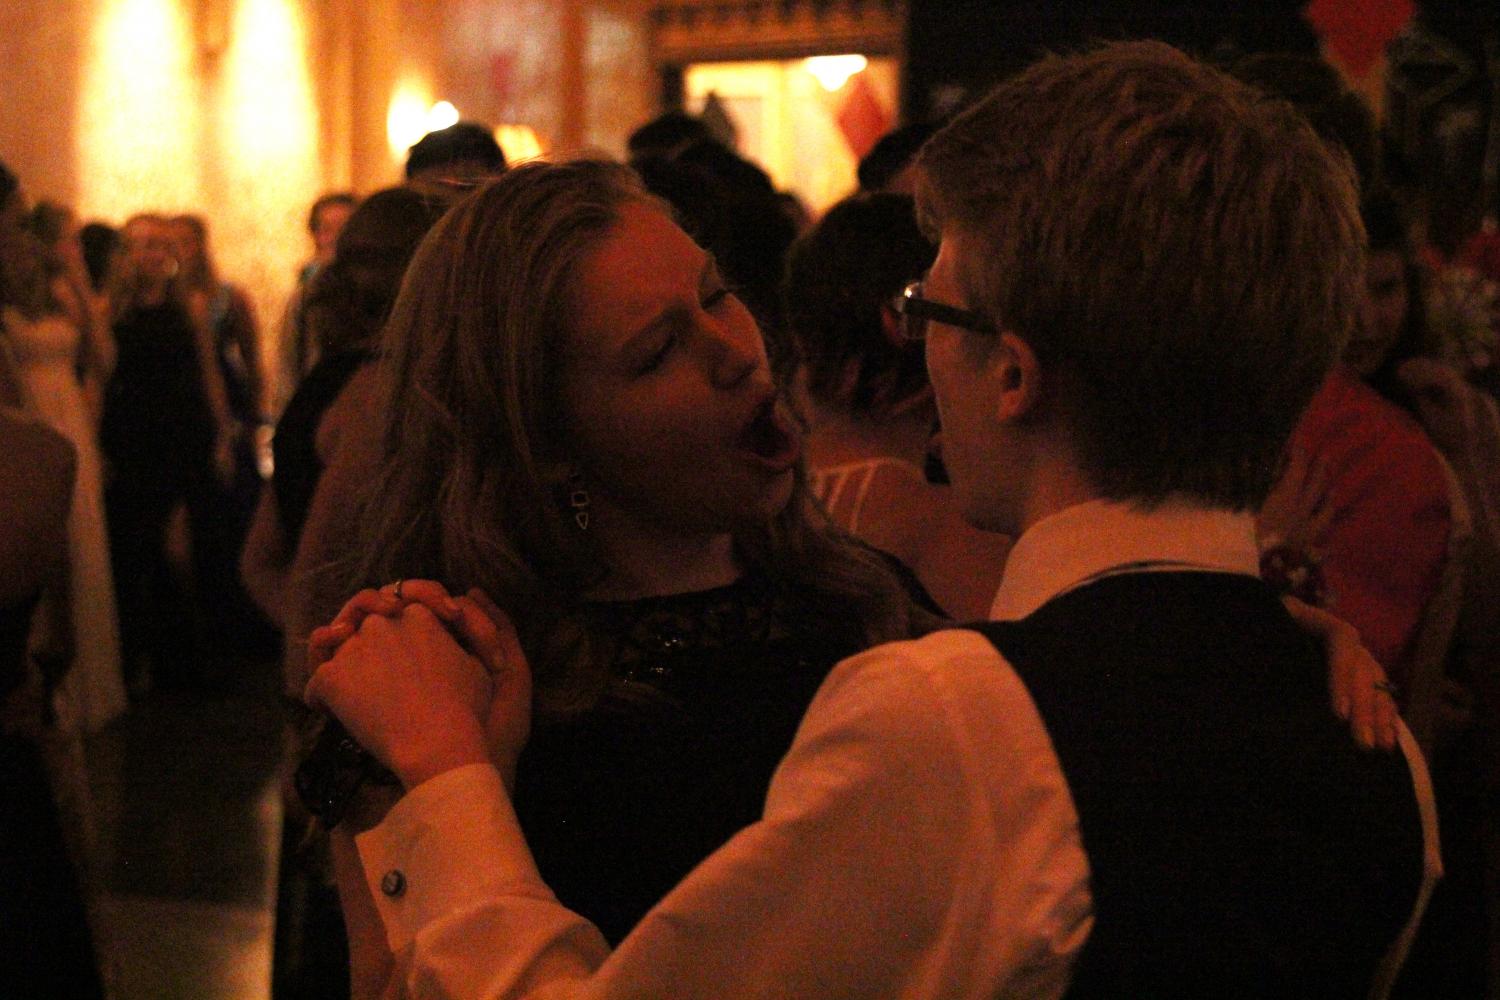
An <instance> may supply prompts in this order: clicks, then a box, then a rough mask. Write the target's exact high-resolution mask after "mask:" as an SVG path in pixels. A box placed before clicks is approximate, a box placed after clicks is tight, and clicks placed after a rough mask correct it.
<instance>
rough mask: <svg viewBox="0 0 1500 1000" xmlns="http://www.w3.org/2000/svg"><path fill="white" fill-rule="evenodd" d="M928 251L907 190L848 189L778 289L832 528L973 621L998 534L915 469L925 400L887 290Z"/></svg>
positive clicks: (923, 373)
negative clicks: (887, 557)
mask: <svg viewBox="0 0 1500 1000" xmlns="http://www.w3.org/2000/svg"><path fill="white" fill-rule="evenodd" d="M935 255H936V249H935V248H934V247H933V245H932V244H931V243H930V242H929V241H928V240H927V238H926V237H925V236H923V235H922V232H921V230H920V229H919V228H918V226H917V213H916V208H915V206H914V204H913V202H912V200H911V198H910V197H908V196H906V195H898V194H860V195H855V196H853V197H851V198H848V199H846V200H844V201H842V202H839V203H838V204H837V205H835V206H834V207H833V208H831V209H829V210H828V213H827V214H826V215H824V216H823V218H822V220H821V221H819V222H818V224H817V226H816V227H814V228H813V230H812V231H811V232H810V233H808V234H807V235H805V236H803V237H802V238H801V239H799V240H798V241H797V242H796V243H795V244H793V246H792V250H791V253H790V254H789V255H788V257H787V270H786V280H785V282H784V283H783V285H782V295H783V297H784V299H785V302H786V314H787V325H788V328H789V329H790V331H791V335H792V337H793V339H794V340H795V342H796V345H797V353H798V355H799V356H800V358H801V360H802V367H801V376H802V377H801V384H802V386H803V387H804V390H805V393H806V396H807V404H808V408H809V413H808V417H809V422H810V430H809V434H808V437H807V461H808V468H809V474H810V477H811V482H812V485H813V489H814V491H815V492H816V493H817V495H818V498H819V499H820V500H822V502H823V504H824V505H825V506H826V507H827V509H828V512H829V516H830V517H831V518H832V519H833V521H834V523H835V524H837V525H838V526H839V527H840V528H842V529H843V530H845V531H848V532H849V533H850V534H853V535H855V536H857V537H859V538H861V539H863V540H864V541H866V542H868V543H869V544H871V545H873V546H875V547H876V548H878V549H881V550H882V551H885V552H889V553H890V554H891V555H893V556H895V557H896V558H897V559H899V560H901V561H902V562H903V563H905V564H906V565H907V566H909V567H911V568H912V570H913V571H914V572H915V573H916V574H917V578H918V579H920V580H921V581H922V585H923V586H924V587H926V588H927V591H928V593H930V594H932V596H933V599H934V600H936V601H937V603H938V604H939V605H940V606H941V607H942V608H943V610H944V611H946V612H947V613H948V614H949V615H950V616H951V617H952V618H954V620H956V621H973V620H978V619H981V618H984V617H986V616H987V615H988V614H989V610H990V602H991V600H992V599H993V598H994V596H995V589H996V588H997V587H998V586H999V585H1000V575H1001V573H1002V571H1003V570H1004V568H1005V556H1006V553H1007V552H1008V551H1009V550H1010V541H1011V540H1010V539H1009V538H1007V537H1006V536H1004V535H993V534H988V533H985V532H982V531H977V530H975V529H974V528H973V527H971V526H970V525H969V524H967V523H966V522H965V521H964V519H963V517H962V515H961V514H960V513H959V511H958V508H957V506H956V505H955V504H954V501H953V495H952V491H951V490H950V489H949V488H948V487H946V486H941V485H936V484H933V483H929V482H927V479H926V476H925V475H924V474H923V471H922V463H923V461H924V459H925V458H926V455H927V451H928V441H929V438H930V437H931V434H932V427H933V424H934V423H935V422H936V421H937V407H936V406H935V405H934V403H933V398H932V386H931V385H930V384H929V383H928V381H927V365H926V362H925V360H924V358H923V352H922V344H921V343H920V341H912V340H909V339H907V336H906V328H905V324H904V323H903V321H902V318H901V316H900V315H898V314H897V312H896V298H897V296H898V295H899V294H900V292H901V290H902V289H903V288H905V287H906V286H907V284H908V283H910V282H912V281H915V280H917V279H919V278H921V276H922V275H923V274H924V273H926V271H927V268H928V267H929V266H931V264H932V259H933V257H934V256H935Z"/></svg>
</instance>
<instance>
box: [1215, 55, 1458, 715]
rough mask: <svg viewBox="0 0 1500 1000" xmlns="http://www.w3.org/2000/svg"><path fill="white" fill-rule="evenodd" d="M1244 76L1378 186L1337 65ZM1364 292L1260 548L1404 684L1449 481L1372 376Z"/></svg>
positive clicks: (1371, 141)
mask: <svg viewBox="0 0 1500 1000" xmlns="http://www.w3.org/2000/svg"><path fill="white" fill-rule="evenodd" d="M1235 75H1236V76H1238V77H1239V78H1241V79H1243V80H1245V81H1246V82H1248V83H1250V84H1251V85H1252V86H1254V87H1256V88H1258V89H1260V90H1261V91H1263V92H1266V93H1268V94H1270V95H1271V96H1273V97H1277V98H1280V99H1282V100H1284V101H1287V102H1289V103H1290V104H1291V105H1292V106H1293V107H1294V108H1296V109H1297V111H1298V113H1300V114H1302V115H1303V116H1304V118H1305V119H1306V120H1307V121H1308V123H1309V124H1310V125H1311V126H1312V127H1313V129H1314V131H1316V132H1317V134H1318V135H1319V136H1320V137H1321V138H1322V139H1323V140H1324V142H1326V143H1328V144H1329V145H1330V148H1333V149H1334V150H1335V151H1336V153H1337V155H1339V156H1341V157H1343V158H1345V160H1346V162H1347V163H1348V164H1349V165H1350V166H1351V168H1352V173H1353V175H1354V177H1355V180H1356V181H1357V182H1358V183H1359V185H1360V190H1361V191H1363V189H1364V188H1365V187H1366V186H1368V185H1369V184H1370V183H1371V178H1372V177H1373V175H1374V172H1375V168H1376V164H1377V162H1378V144H1377V139H1376V135H1375V128H1374V116H1373V114H1372V113H1371V112H1370V110H1369V108H1368V107H1367V106H1366V105H1365V103H1364V101H1363V100H1362V99H1361V98H1360V97H1359V96H1358V95H1357V94H1355V93H1353V92H1352V91H1350V90H1349V88H1348V87H1346V86H1345V85H1344V83H1343V80H1342V79H1341V78H1340V77H1339V75H1338V72H1337V71H1336V70H1335V69H1333V67H1331V66H1329V65H1328V64H1327V63H1325V62H1323V61H1322V60H1320V59H1318V58H1316V57H1313V56H1298V55H1279V54H1278V55H1261V56H1254V57H1250V58H1249V59H1246V60H1245V61H1243V62H1242V63H1240V64H1239V65H1237V66H1236V67H1235ZM1308 252H1309V253H1314V252H1317V251H1316V248H1311V249H1309V250H1308ZM1377 276H1378V275H1377ZM1361 298H1362V305H1361V311H1360V316H1359V319H1360V323H1359V331H1358V332H1355V333H1354V334H1353V335H1352V336H1351V339H1350V341H1349V343H1348V345H1347V346H1346V348H1345V350H1346V352H1347V353H1346V354H1345V355H1344V356H1343V358H1342V359H1341V360H1342V363H1341V364H1339V365H1336V366H1335V367H1334V369H1333V370H1332V371H1331V372H1330V373H1329V374H1328V377H1327V378H1326V379H1325V381H1324V383H1323V385H1322V386H1320V387H1319V390H1318V392H1317V393H1316V394H1315V395H1314V397H1313V399H1312V400H1311V402H1309V404H1308V406H1307V409H1306V410H1305V411H1304V413H1303V416H1302V419H1301V421H1299V423H1298V425H1297V428H1296V430H1295V432H1294V433H1293V435H1292V439H1291V442H1290V444H1289V446H1288V458H1287V465H1286V469H1285V472H1284V473H1283V475H1282V477H1281V478H1280V480H1279V481H1278V483H1277V486H1276V489H1275V490H1273V491H1272V493H1271V495H1270V496H1269V497H1268V499H1267V501H1266V505H1265V508H1264V509H1263V510H1262V511H1261V515H1260V523H1259V533H1260V542H1261V548H1262V552H1263V553H1264V555H1265V558H1266V567H1267V571H1268V572H1269V573H1271V575H1273V576H1275V577H1276V578H1278V579H1281V580H1284V581H1288V582H1289V583H1290V581H1293V580H1300V581H1307V583H1306V585H1305V586H1304V587H1303V589H1302V590H1301V593H1302V595H1303V596H1304V597H1306V598H1308V599H1311V600H1314V601H1316V602H1318V603H1324V604H1326V605H1327V607H1328V608H1329V609H1330V610H1332V611H1333V612H1334V613H1336V614H1337V615H1339V616H1340V617H1341V618H1343V619H1344V620H1346V621H1348V622H1349V623H1350V624H1351V625H1353V626H1354V627H1355V628H1357V629H1359V633H1360V637H1361V638H1362V639H1363V641H1364V643H1365V645H1366V646H1368V647H1369V649H1370V651H1371V652H1373V653H1374V654H1375V657H1376V659H1378V660H1379V661H1380V662H1381V664H1382V665H1383V666H1384V667H1385V669H1386V671H1387V672H1388V673H1389V674H1390V675H1391V679H1392V681H1393V682H1394V683H1395V684H1396V686H1397V688H1398V690H1400V691H1405V690H1407V688H1408V686H1409V685H1408V680H1409V676H1410V672H1411V666H1412V657H1413V653H1414V646H1415V639H1416V636H1417V632H1418V629H1419V627H1420V624H1421V621H1422V615H1423V612H1424V611H1425V610H1426V608H1427V607H1428V605H1429V604H1430V603H1431V601H1432V599H1433V596H1434V595H1435V594H1436V593H1437V591H1438V587H1439V583H1440V581H1441V578H1442V574H1443V567H1444V562H1445V559H1446V557H1447V552H1448V536H1449V532H1450V530H1451V526H1452V520H1451V517H1450V511H1449V505H1450V498H1449V489H1448V480H1447V477H1446V476H1445V474H1444V473H1443V469H1442V464H1441V459H1440V458H1439V457H1438V454H1437V451H1436V449H1434V448H1433V447H1432V444H1431V442H1430V441H1428V439H1427V437H1426V435H1425V434H1424V433H1423V432H1422V429H1421V427H1420V426H1419V425H1418V424H1417V422H1416V421H1415V420H1414V419H1413V418H1412V417H1411V416H1410V414H1408V413H1406V412H1404V411H1403V410H1402V409H1401V408H1400V407H1398V406H1397V405H1396V404H1394V403H1392V402H1390V401H1389V400H1388V399H1386V398H1384V397H1383V396H1382V395H1381V394H1380V393H1379V392H1378V391H1376V389H1375V388H1373V387H1372V386H1371V385H1370V384H1369V383H1367V382H1366V381H1365V379H1364V378H1362V377H1361V372H1360V369H1361V368H1366V369H1368V372H1369V374H1371V375H1373V374H1374V373H1375V372H1376V370H1377V369H1378V368H1379V366H1380V364H1381V363H1383V362H1384V360H1385V354H1381V355H1380V356H1378V357H1373V358H1367V357H1366V355H1368V354H1370V351H1369V344H1370V343H1371V336H1372V333H1371V332H1369V331H1372V330H1373V329H1374V328H1375V327H1376V326H1377V325H1378V324H1379V322H1380V310H1379V309H1378V308H1370V306H1368V305H1366V304H1363V301H1364V300H1365V299H1367V296H1366V295H1362V296H1361ZM1389 347H1390V345H1386V353H1388V352H1389Z"/></svg>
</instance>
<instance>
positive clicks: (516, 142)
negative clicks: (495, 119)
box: [495, 125, 542, 166]
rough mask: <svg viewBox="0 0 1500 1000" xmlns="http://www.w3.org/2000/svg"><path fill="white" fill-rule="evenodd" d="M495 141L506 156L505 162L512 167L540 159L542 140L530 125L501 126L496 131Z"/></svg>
mask: <svg viewBox="0 0 1500 1000" xmlns="http://www.w3.org/2000/svg"><path fill="white" fill-rule="evenodd" d="M495 141H496V142H498V143H499V144H500V151H501V152H502V153H504V154H505V162H506V163H507V164H509V165H511V166H515V165H516V164H517V163H525V162H526V161H527V160H536V159H540V158H541V156H542V140H541V139H539V138H537V134H536V131H535V130H534V129H532V127H531V126H530V125H501V126H498V127H497V128H496V129H495Z"/></svg>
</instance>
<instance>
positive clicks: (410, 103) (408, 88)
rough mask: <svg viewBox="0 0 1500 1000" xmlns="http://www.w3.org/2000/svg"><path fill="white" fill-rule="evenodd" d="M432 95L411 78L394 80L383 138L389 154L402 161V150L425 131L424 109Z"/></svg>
mask: <svg viewBox="0 0 1500 1000" xmlns="http://www.w3.org/2000/svg"><path fill="white" fill-rule="evenodd" d="M431 101H432V97H431V95H430V94H428V93H427V92H426V91H425V90H424V89H423V88H422V87H421V86H420V85H419V84H417V83H415V82H414V81H410V80H408V81H405V82H403V83H401V84H398V85H397V87H396V91H395V93H393V94H392V95H391V103H390V106H389V107H388V108H387V109H386V113H385V138H386V141H387V142H388V143H389V144H390V147H391V158H392V159H393V160H395V161H396V162H397V163H405V162H406V151H407V150H408V149H410V148H411V147H412V146H413V145H414V144H415V143H416V142H417V140H418V139H420V138H422V136H424V135H426V134H427V113H428V109H429V107H430V105H431Z"/></svg>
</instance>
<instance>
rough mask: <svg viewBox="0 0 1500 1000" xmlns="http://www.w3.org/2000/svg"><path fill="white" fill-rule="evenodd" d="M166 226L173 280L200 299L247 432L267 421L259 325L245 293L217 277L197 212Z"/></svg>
mask: <svg viewBox="0 0 1500 1000" xmlns="http://www.w3.org/2000/svg"><path fill="white" fill-rule="evenodd" d="M168 227H169V230H170V233H171V239H172V252H173V256H174V257H175V258H176V260H177V266H178V268H179V270H178V280H179V281H180V282H181V283H182V287H183V289H184V291H186V293H187V294H188V295H189V297H192V298H197V299H201V301H202V305H201V306H200V307H199V308H201V309H203V310H204V311H205V313H206V314H207V316H208V324H209V329H210V330H211V331H212V332H213V337H214V353H215V357H216V358H217V359H218V364H219V370H220V373H221V376H222V378H223V381H224V388H225V391H226V392H227V393H228V394H229V409H230V412H231V414H233V416H234V419H235V420H237V421H239V423H240V425H241V427H242V428H243V429H244V430H246V431H249V430H251V429H253V428H254V427H257V426H259V425H260V424H261V423H263V422H265V421H266V399H265V396H266V392H265V371H264V367H265V366H264V365H262V364H261V351H260V326H259V324H257V323H256V320H255V309H254V307H253V306H252V305H251V304H250V296H249V295H247V294H246V293H245V290H244V289H243V288H240V287H239V286H238V285H236V284H233V283H232V282H229V281H226V280H224V279H223V278H222V277H220V275H219V269H218V267H217V265H216V264H215V263H214V256H213V251H212V249H211V248H210V247H209V244H208V224H207V223H206V222H204V220H203V217H202V216H200V215H176V216H173V217H172V218H171V219H169V220H168Z"/></svg>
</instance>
